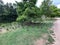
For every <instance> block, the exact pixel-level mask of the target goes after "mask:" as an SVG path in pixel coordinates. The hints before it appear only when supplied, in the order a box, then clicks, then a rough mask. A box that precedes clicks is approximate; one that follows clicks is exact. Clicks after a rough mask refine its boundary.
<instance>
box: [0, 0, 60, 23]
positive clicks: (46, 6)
mask: <svg viewBox="0 0 60 45" xmlns="http://www.w3.org/2000/svg"><path fill="white" fill-rule="evenodd" d="M36 3H37V0H22V2H17V1H16V3H14V4H12V3H6V4H4V2H3V1H2V0H0V22H3V21H5V22H9V21H10V22H11V21H16V20H17V21H20V22H25V21H27V22H32V21H36V20H40V19H41V16H42V15H45V16H47V17H56V16H60V9H58V8H57V7H56V6H55V5H53V4H52V1H51V0H44V1H43V2H42V4H41V6H40V7H37V6H36ZM37 18H38V19H37ZM2 20H3V21H2Z"/></svg>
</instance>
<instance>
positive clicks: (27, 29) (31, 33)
mask: <svg viewBox="0 0 60 45" xmlns="http://www.w3.org/2000/svg"><path fill="white" fill-rule="evenodd" d="M51 26H52V23H41V24H39V25H31V26H20V27H17V28H15V29H14V31H9V32H7V33H5V34H0V45H34V41H35V40H37V39H40V38H42V35H43V36H44V34H48V35H49V31H48V29H49V28H51ZM7 27H8V26H7ZM50 39H51V38H50ZM48 40H49V39H48ZM49 41H51V40H49Z"/></svg>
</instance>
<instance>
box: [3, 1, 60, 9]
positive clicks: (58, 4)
mask: <svg viewBox="0 0 60 45" xmlns="http://www.w3.org/2000/svg"><path fill="white" fill-rule="evenodd" d="M3 1H4V3H7V2H9V3H10V2H11V3H15V1H18V2H19V1H21V0H3ZM42 2H43V0H38V1H37V4H36V5H37V6H38V7H39V5H41V3H42ZM53 4H54V5H56V6H57V7H58V8H60V0H53Z"/></svg>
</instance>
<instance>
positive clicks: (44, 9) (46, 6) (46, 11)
mask: <svg viewBox="0 0 60 45" xmlns="http://www.w3.org/2000/svg"><path fill="white" fill-rule="evenodd" d="M51 4H52V1H51V0H44V1H43V2H42V5H41V7H40V10H41V14H42V15H46V16H50V14H51V9H50V6H51Z"/></svg>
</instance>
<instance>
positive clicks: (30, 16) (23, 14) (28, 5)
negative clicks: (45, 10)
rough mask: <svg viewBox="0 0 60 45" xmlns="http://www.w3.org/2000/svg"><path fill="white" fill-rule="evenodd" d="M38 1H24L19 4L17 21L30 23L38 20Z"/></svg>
mask: <svg viewBox="0 0 60 45" xmlns="http://www.w3.org/2000/svg"><path fill="white" fill-rule="evenodd" d="M36 1H37V0H23V1H22V2H18V3H17V5H18V6H17V14H18V18H17V21H22V22H24V21H28V22H31V21H33V20H34V19H36V18H38V16H39V15H40V13H39V12H40V9H39V8H38V7H36V6H35V4H36Z"/></svg>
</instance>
